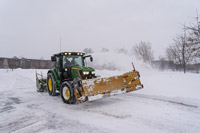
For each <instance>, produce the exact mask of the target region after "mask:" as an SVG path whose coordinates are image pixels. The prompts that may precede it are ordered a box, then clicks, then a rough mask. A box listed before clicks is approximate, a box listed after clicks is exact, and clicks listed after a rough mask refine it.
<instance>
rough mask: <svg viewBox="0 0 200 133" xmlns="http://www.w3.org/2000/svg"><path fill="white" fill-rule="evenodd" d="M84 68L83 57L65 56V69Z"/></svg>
mask: <svg viewBox="0 0 200 133" xmlns="http://www.w3.org/2000/svg"><path fill="white" fill-rule="evenodd" d="M74 66H83V59H82V56H76V55H72V56H63V68H69V67H74Z"/></svg>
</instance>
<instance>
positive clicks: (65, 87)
mask: <svg viewBox="0 0 200 133" xmlns="http://www.w3.org/2000/svg"><path fill="white" fill-rule="evenodd" d="M60 95H61V98H62V100H63V102H64V103H67V104H75V103H76V96H75V95H74V89H73V88H72V87H71V85H70V84H69V83H68V82H63V83H62V86H61V93H60Z"/></svg>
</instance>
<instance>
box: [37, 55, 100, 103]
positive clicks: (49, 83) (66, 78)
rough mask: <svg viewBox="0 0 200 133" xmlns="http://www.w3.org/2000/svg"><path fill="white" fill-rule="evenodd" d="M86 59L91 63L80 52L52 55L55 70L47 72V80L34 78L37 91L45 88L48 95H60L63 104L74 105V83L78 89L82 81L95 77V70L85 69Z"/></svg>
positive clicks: (86, 56) (91, 59)
mask: <svg viewBox="0 0 200 133" xmlns="http://www.w3.org/2000/svg"><path fill="white" fill-rule="evenodd" d="M88 57H89V58H90V61H91V62H92V61H93V58H92V56H91V55H85V53H82V52H62V53H58V54H54V55H53V56H52V57H51V61H52V62H55V68H54V69H51V70H49V71H48V73H47V79H39V78H38V76H36V78H37V88H38V90H40V91H43V90H44V89H45V88H46V87H47V91H48V93H49V95H51V96H56V95H58V94H59V93H60V94H61V97H62V100H63V102H65V103H68V104H74V103H76V97H75V94H74V93H75V92H74V90H75V89H74V85H75V83H76V84H78V86H79V87H80V86H81V81H82V80H85V79H92V78H95V77H96V76H95V69H93V68H91V67H86V62H85V59H86V58H88ZM37 75H38V74H37Z"/></svg>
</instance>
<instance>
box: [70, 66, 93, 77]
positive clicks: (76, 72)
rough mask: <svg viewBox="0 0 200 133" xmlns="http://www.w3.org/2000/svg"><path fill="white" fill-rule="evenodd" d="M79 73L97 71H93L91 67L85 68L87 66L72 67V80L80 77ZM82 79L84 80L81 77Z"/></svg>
mask: <svg viewBox="0 0 200 133" xmlns="http://www.w3.org/2000/svg"><path fill="white" fill-rule="evenodd" d="M79 71H83V72H92V71H95V69H93V68H91V67H85V66H76V67H72V69H71V73H72V79H75V78H77V77H79ZM80 78H82V77H80Z"/></svg>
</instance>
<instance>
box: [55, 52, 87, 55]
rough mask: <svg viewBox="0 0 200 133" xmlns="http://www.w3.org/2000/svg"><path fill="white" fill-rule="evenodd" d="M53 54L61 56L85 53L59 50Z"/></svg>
mask: <svg viewBox="0 0 200 133" xmlns="http://www.w3.org/2000/svg"><path fill="white" fill-rule="evenodd" d="M54 55H55V56H61V55H69V56H70V55H80V56H82V55H85V53H83V52H61V53H58V54H54Z"/></svg>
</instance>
